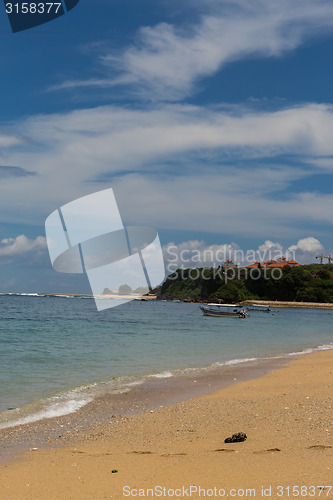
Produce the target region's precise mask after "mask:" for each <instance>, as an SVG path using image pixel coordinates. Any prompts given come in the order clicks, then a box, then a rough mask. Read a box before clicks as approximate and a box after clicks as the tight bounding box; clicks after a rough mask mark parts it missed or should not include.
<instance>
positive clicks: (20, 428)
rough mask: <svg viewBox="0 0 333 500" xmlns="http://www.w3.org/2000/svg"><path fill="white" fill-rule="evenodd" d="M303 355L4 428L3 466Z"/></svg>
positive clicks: (166, 384) (240, 365)
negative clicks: (115, 420)
mask: <svg viewBox="0 0 333 500" xmlns="http://www.w3.org/2000/svg"><path fill="white" fill-rule="evenodd" d="M332 348H333V347H332ZM299 355H300V354H299V353H295V354H294V355H292V354H284V355H283V354H282V355H279V356H271V357H265V358H257V359H255V360H251V359H244V360H242V361H241V362H236V363H228V362H227V363H226V364H224V365H221V366H215V367H213V366H210V367H206V368H198V369H191V370H190V371H189V373H188V374H182V375H178V376H171V377H165V378H160V377H155V376H154V375H152V376H149V377H148V378H146V379H145V380H144V381H143V382H142V383H140V384H138V385H134V386H132V387H130V388H128V389H127V390H126V391H124V392H120V393H107V392H106V393H104V394H102V395H97V396H95V397H94V398H93V400H92V401H90V402H88V403H86V404H85V405H84V406H82V407H81V408H79V409H78V410H76V411H73V412H71V413H67V414H64V415H60V416H56V417H51V418H41V419H39V420H37V421H32V422H27V423H24V424H18V425H14V426H12V425H10V426H8V427H4V428H1V429H0V464H1V463H3V462H6V461H7V460H11V459H12V457H14V458H15V457H18V458H19V457H20V455H22V453H23V454H24V453H25V452H27V451H29V450H31V449H32V448H35V447H38V448H44V447H46V448H48V447H54V446H56V447H58V446H62V444H63V443H64V442H65V441H66V439H67V438H68V435H70V436H72V435H75V434H76V433H77V432H78V430H80V432H82V431H85V430H87V429H89V428H90V427H94V426H99V425H105V424H106V423H108V422H110V416H111V418H115V417H117V418H126V417H128V416H130V415H134V414H141V413H145V412H149V411H151V410H156V409H158V408H162V407H169V406H172V405H174V404H177V403H181V402H184V401H187V400H189V399H192V398H196V397H202V396H205V395H207V394H210V393H213V392H214V391H216V390H219V389H222V388H224V387H228V386H230V385H233V384H235V383H236V382H239V381H244V380H252V379H255V378H257V377H259V376H261V375H263V374H265V373H268V372H269V371H271V370H274V369H277V368H279V367H283V366H285V365H286V364H287V363H288V362H289V360H290V357H291V356H294V357H295V358H296V357H298V356H299Z"/></svg>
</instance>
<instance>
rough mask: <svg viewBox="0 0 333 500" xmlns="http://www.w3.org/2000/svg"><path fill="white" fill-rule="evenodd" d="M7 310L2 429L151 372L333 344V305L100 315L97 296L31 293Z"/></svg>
mask: <svg viewBox="0 0 333 500" xmlns="http://www.w3.org/2000/svg"><path fill="white" fill-rule="evenodd" d="M0 307H1V317H0V428H1V427H7V426H9V425H13V424H14V423H17V422H20V423H24V422H29V421H34V420H38V419H40V418H43V417H50V416H57V415H61V414H65V413H70V412H72V411H74V410H76V409H78V408H79V407H81V406H83V405H84V404H86V403H87V402H89V401H91V400H92V399H93V398H94V396H95V395H97V394H102V393H105V392H111V393H112V392H119V391H125V390H128V389H130V387H131V386H133V385H136V384H139V383H141V382H142V381H143V380H145V379H147V377H161V378H162V377H172V376H175V375H179V374H182V373H191V372H192V370H193V372H194V373H195V371H196V370H197V369H204V370H207V369H210V368H211V367H216V366H219V365H224V364H235V363H242V362H244V360H249V359H250V360H252V359H253V361H255V359H258V358H264V357H274V356H276V355H280V354H286V355H290V353H298V352H303V351H306V352H307V351H309V352H310V351H311V350H313V349H317V348H319V349H326V348H333V310H318V309H273V310H274V315H272V314H267V313H260V312H252V313H251V316H250V318H248V319H238V318H211V317H204V316H203V315H202V313H201V311H200V309H199V305H198V304H185V303H176V302H160V301H156V302H155V301H154V302H138V301H133V302H130V303H128V304H125V305H122V306H119V307H116V308H113V309H109V310H106V311H103V312H97V311H96V308H95V304H94V301H93V300H91V299H82V298H57V297H39V296H24V295H20V296H15V295H11V296H8V295H2V296H0Z"/></svg>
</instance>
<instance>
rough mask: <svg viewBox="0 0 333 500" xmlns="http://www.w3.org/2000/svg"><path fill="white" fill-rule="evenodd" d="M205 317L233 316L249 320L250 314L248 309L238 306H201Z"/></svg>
mask: <svg viewBox="0 0 333 500" xmlns="http://www.w3.org/2000/svg"><path fill="white" fill-rule="evenodd" d="M200 309H201V311H202V313H203V315H204V316H214V317H220V316H231V317H233V318H247V317H248V313H247V311H246V309H244V308H242V306H238V305H237V304H207V306H200Z"/></svg>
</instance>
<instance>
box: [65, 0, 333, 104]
mask: <svg viewBox="0 0 333 500" xmlns="http://www.w3.org/2000/svg"><path fill="white" fill-rule="evenodd" d="M195 6H196V7H197V9H198V12H200V16H199V20H198V21H197V22H196V23H194V24H192V25H189V24H186V25H172V24H168V23H160V24H157V25H155V26H146V27H142V28H141V29H140V30H139V32H138V34H137V38H136V41H135V42H134V43H133V44H132V45H131V46H129V47H126V48H125V49H124V50H123V51H121V52H120V53H116V52H115V51H114V50H112V49H110V50H109V51H108V52H106V53H105V54H103V55H102V56H101V57H100V61H101V63H102V64H103V66H104V73H105V75H106V76H105V77H103V78H90V79H88V80H78V81H73V80H71V81H66V82H63V83H62V84H60V85H58V86H57V87H56V88H58V89H59V88H62V89H63V88H72V87H75V88H77V87H84V86H87V87H88V86H90V87H107V86H110V87H114V86H117V85H121V86H124V85H128V86H130V87H131V89H132V92H133V94H135V95H136V96H138V95H141V96H143V97H145V98H149V99H159V100H164V101H165V100H171V101H172V100H173V101H175V100H179V99H181V98H183V97H185V96H187V95H189V94H191V93H192V92H193V91H194V89H195V88H196V84H197V83H198V82H199V81H200V79H203V78H205V77H208V76H211V75H213V74H214V73H216V72H217V71H218V70H219V69H220V68H221V67H223V66H224V65H225V64H227V63H229V62H231V61H235V60H239V59H243V58H246V57H249V56H251V57H253V56H259V57H279V56H281V55H282V54H284V53H285V52H288V51H291V50H293V49H295V48H297V47H298V46H299V45H300V44H301V43H302V42H303V41H304V40H306V39H308V38H310V37H313V36H316V35H321V34H322V33H323V32H325V30H331V29H332V27H333V4H332V2H330V1H328V0H317V1H315V2H314V1H313V0H279V1H278V2H271V1H264V0H251V1H248V0H235V1H232V2H231V1H230V0H218V1H217V0H216V1H208V2H207V1H205V2H196V3H194V4H193V2H191V3H190V5H189V6H188V8H191V10H193V8H195Z"/></svg>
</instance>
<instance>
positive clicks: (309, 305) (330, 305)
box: [0, 292, 333, 309]
mask: <svg viewBox="0 0 333 500" xmlns="http://www.w3.org/2000/svg"><path fill="white" fill-rule="evenodd" d="M0 295H15V296H18V297H19V296H23V297H25V296H34V297H59V298H84V299H94V298H105V299H108V298H113V299H117V298H118V299H119V298H126V299H132V300H142V301H155V300H156V301H162V302H163V301H165V302H175V301H176V302H178V301H180V302H184V303H192V304H205V303H207V302H208V301H207V300H205V299H203V300H195V299H188V298H179V297H174V298H168V299H166V298H162V297H159V296H157V295H151V294H150V295H140V296H134V297H133V296H132V295H123V296H121V297H119V295H116V294H114V295H106V294H103V295H91V294H90V295H89V294H80V293H60V292H59V293H52V292H39V293H23V292H22V293H19V292H18V293H15V292H8V293H1V294H0ZM256 304H262V305H265V306H271V307H286V308H303V309H333V302H296V301H286V300H260V299H259V300H255V299H253V300H252V299H249V300H243V301H241V302H240V305H243V306H247V305H248V306H250V305H256Z"/></svg>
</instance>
